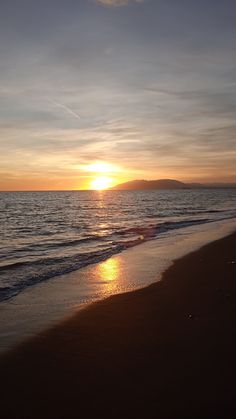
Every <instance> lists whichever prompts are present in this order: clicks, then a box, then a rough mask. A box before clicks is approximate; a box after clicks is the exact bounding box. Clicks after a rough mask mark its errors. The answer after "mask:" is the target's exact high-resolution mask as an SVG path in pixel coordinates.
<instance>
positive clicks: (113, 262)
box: [98, 258, 121, 283]
mask: <svg viewBox="0 0 236 419" xmlns="http://www.w3.org/2000/svg"><path fill="white" fill-rule="evenodd" d="M120 274H121V267H120V261H119V259H118V258H114V259H112V258H110V259H108V260H106V261H105V262H103V263H100V264H99V265H98V275H99V279H100V280H101V281H106V282H108V283H109V282H113V281H117V280H118V279H119V277H120Z"/></svg>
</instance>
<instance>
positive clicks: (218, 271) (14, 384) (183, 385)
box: [0, 233, 236, 418]
mask: <svg viewBox="0 0 236 419" xmlns="http://www.w3.org/2000/svg"><path fill="white" fill-rule="evenodd" d="M235 278H236V233H234V234H231V235H230V236H227V237H225V238H223V239H219V240H217V241H214V242H212V243H210V244H207V245H205V246H203V247H202V248H201V249H199V250H197V251H194V252H192V253H190V254H188V255H186V256H184V257H182V258H181V259H179V260H176V261H175V262H174V263H173V265H172V266H170V267H169V268H168V269H167V271H166V272H165V273H164V274H163V276H162V281H160V282H156V283H154V284H152V285H149V286H147V287H145V288H142V289H138V290H135V291H131V292H128V293H125V294H117V295H113V296H111V297H109V298H107V299H105V300H102V301H98V302H96V303H94V304H92V305H90V306H88V307H87V308H86V309H83V310H80V311H79V312H78V313H77V314H76V315H74V316H73V317H71V318H70V319H68V320H65V321H64V322H61V323H60V324H58V325H57V326H55V327H53V328H51V329H48V330H47V331H45V332H43V333H41V334H39V335H38V336H36V337H34V338H32V339H31V340H29V341H27V342H24V343H22V344H21V345H19V346H18V348H15V349H12V350H11V351H9V352H8V353H7V354H5V355H2V356H1V358H0V366H1V377H2V382H3V383H4V386H3V389H1V392H2V403H1V411H2V412H3V413H4V414H3V417H4V418H19V417H20V418H21V417H34V418H39V417H40V418H41V417H44V418H49V417H50V418H66V417H67V418H77V417H83V418H90V417H91V418H92V417H96V416H98V415H101V416H103V417H111V418H112V417H114V418H118V417H127V418H128V417H133V416H136V417H140V418H143V417H147V418H149V417H150V418H152V417H160V418H167V417H169V418H177V417H178V415H181V417H186V418H187V417H196V418H197V417H198V418H199V417H201V418H203V417H204V418H205V417H206V418H220V417H222V418H223V417H227V418H229V417H232V418H233V417H235V415H236V402H235V390H234V382H235V375H236V366H235V360H234V358H235V351H236V334H235V327H234V325H235V320H236V306H235V300H236V284H235ZM11 400H14V404H12V403H11ZM232 409H233V414H232V416H231V410H232ZM32 412H33V413H32Z"/></svg>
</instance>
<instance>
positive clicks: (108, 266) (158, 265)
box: [0, 220, 236, 354]
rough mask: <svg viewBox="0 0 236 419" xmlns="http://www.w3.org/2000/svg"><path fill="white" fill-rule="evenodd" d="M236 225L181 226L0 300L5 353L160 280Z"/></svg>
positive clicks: (1, 342)
mask: <svg viewBox="0 0 236 419" xmlns="http://www.w3.org/2000/svg"><path fill="white" fill-rule="evenodd" d="M235 229H236V223H235V220H225V221H218V222H215V223H211V224H205V225H201V226H194V227H188V228H184V229H180V230H178V231H177V232H176V233H175V238H174V239H173V237H172V234H171V233H169V234H167V235H165V236H162V237H160V238H159V239H156V240H151V241H147V242H145V243H143V244H141V245H140V246H136V247H133V248H130V249H127V250H125V251H124V252H121V253H119V254H117V255H114V256H112V257H110V258H109V259H107V260H105V261H104V262H100V263H97V264H94V265H90V266H88V267H86V268H83V269H81V270H78V271H75V272H72V273H70V274H66V275H62V276H59V277H55V278H52V279H51V280H50V281H45V282H42V283H40V284H37V285H35V286H32V287H29V288H28V289H26V290H25V291H24V292H22V293H20V294H19V295H18V296H16V297H14V298H13V299H12V300H9V301H6V302H5V303H4V302H3V303H1V304H0V317H1V322H0V354H1V353H4V352H6V351H8V350H9V349H11V348H12V347H14V346H15V345H17V344H19V343H20V342H22V341H24V340H26V339H28V338H30V337H31V336H34V335H36V334H38V333H40V332H41V331H44V330H46V329H48V328H50V327H52V326H54V325H56V324H57V323H60V322H61V321H63V320H64V319H66V318H70V317H71V316H72V315H73V314H75V313H76V312H78V310H80V309H83V308H84V307H86V306H88V305H89V304H91V303H93V302H95V301H100V300H103V299H104V298H107V297H109V296H111V295H116V294H120V293H125V292H129V291H132V290H137V289H142V288H144V287H146V286H148V285H150V284H153V283H156V282H157V281H159V280H160V279H161V277H162V275H163V273H164V272H165V270H166V269H167V268H168V267H169V266H170V265H171V264H172V263H173V261H175V260H176V259H179V258H181V257H183V256H185V255H186V254H188V253H190V252H192V251H194V250H197V249H199V248H200V247H202V246H203V245H205V244H207V243H209V242H212V241H215V240H218V239H219V238H222V237H225V236H226V235H228V234H230V233H231V232H232V231H234V230H235Z"/></svg>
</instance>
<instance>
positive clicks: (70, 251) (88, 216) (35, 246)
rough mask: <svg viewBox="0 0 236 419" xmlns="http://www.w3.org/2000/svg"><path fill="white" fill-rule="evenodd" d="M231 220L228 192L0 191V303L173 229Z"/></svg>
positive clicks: (234, 210) (234, 197)
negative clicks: (36, 285)
mask: <svg viewBox="0 0 236 419" xmlns="http://www.w3.org/2000/svg"><path fill="white" fill-rule="evenodd" d="M233 218H236V189H215V190H214V189H211V190H178V191H102V192H96V191H72V192H70V191H69V192H68V191H67V192H62V191H61V192H1V193H0V235H1V237H0V301H3V300H8V299H11V298H14V296H16V295H17V294H19V293H20V292H22V291H23V290H25V289H26V288H28V287H30V286H33V285H35V284H38V283H40V282H42V281H50V279H51V278H55V277H56V276H59V275H64V274H66V273H69V272H73V271H76V270H79V269H81V268H83V267H85V266H87V265H90V264H93V263H96V262H99V261H103V260H105V259H107V258H109V257H110V256H111V255H113V254H116V253H119V252H121V251H124V250H125V249H127V248H129V247H131V246H138V245H140V244H142V243H143V242H145V241H148V240H159V239H161V238H162V237H164V236H165V234H166V233H168V234H171V235H172V237H173V241H174V240H175V235H176V233H177V231H179V229H184V228H186V227H189V226H194V225H201V224H207V223H212V222H214V221H218V220H226V219H233Z"/></svg>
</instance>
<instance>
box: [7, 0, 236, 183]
mask: <svg viewBox="0 0 236 419" xmlns="http://www.w3.org/2000/svg"><path fill="white" fill-rule="evenodd" d="M235 22H236V2H235V0H224V1H222V0H198V1H196V0H143V1H142V0H130V1H128V0H41V1H36V0H21V1H19V0H8V1H6V2H2V4H1V12H0V53H1V55H0V56H1V60H0V155H1V164H0V189H1V190H27V189H29V190H34V189H36V190H37V189H80V188H81V189H86V188H91V187H92V186H91V185H94V186H95V187H96V183H95V184H94V183H93V182H96V179H97V178H98V177H102V178H103V180H104V182H105V183H104V186H112V185H113V184H117V183H120V182H123V181H128V180H132V179H158V178H174V179H178V180H182V181H201V182H204V181H206V182H214V181H222V182H236V112H235V111H236V24H235ZM106 182H107V183H106ZM98 186H99V185H98Z"/></svg>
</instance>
